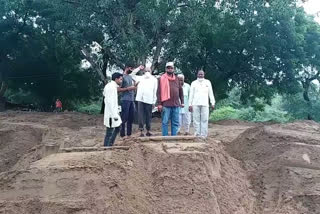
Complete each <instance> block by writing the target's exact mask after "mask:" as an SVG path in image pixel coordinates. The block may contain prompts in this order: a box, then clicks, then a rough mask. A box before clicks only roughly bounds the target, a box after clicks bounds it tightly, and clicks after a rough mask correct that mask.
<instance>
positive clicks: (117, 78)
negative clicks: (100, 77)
mask: <svg viewBox="0 0 320 214" xmlns="http://www.w3.org/2000/svg"><path fill="white" fill-rule="evenodd" d="M111 79H112V80H113V81H115V82H116V83H117V84H118V85H121V84H122V79H123V75H122V74H120V73H118V72H116V73H114V74H112V77H111Z"/></svg>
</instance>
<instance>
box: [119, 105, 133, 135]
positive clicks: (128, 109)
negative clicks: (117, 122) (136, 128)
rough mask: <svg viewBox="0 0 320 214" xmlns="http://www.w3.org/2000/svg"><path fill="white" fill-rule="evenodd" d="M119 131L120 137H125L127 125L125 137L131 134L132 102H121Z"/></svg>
mask: <svg viewBox="0 0 320 214" xmlns="http://www.w3.org/2000/svg"><path fill="white" fill-rule="evenodd" d="M121 102H122V103H121V120H122V124H121V131H120V136H121V137H124V136H125V135H126V133H125V131H126V125H127V135H128V136H130V135H131V133H132V123H133V118H134V101H127V100H122V101H121Z"/></svg>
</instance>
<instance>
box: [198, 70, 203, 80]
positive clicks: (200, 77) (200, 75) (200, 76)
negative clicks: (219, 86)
mask: <svg viewBox="0 0 320 214" xmlns="http://www.w3.org/2000/svg"><path fill="white" fill-rule="evenodd" d="M197 77H198V79H204V71H203V70H199V71H198V74H197Z"/></svg>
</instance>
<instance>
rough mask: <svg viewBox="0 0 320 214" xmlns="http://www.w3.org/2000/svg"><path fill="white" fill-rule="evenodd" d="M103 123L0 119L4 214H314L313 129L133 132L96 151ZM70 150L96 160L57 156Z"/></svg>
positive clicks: (319, 196) (233, 125)
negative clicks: (148, 137)
mask: <svg viewBox="0 0 320 214" xmlns="http://www.w3.org/2000/svg"><path fill="white" fill-rule="evenodd" d="M102 121H103V119H102V117H101V116H92V115H86V114H80V113H61V114H55V113H26V112H6V113H1V114H0V213H10V214H11V213H19V214H21V213H43V214H52V213H68V214H69V213H76V214H84V213H112V214H113V213H115V214H118V213H119V214H120V213H121V214H126V213H136V214H141V213H143V214H144V213H150V214H151V213H152V214H154V213H159V214H162V213H168V214H169V213H172V214H173V213H174V214H176V213H190V214H191V213H192V214H193V213H199V214H205V213H212V214H260V213H261V214H271V213H272V214H273V213H275V214H276V213H279V214H285V213H286V214H300V213H301V214H302V213H304V214H309V213H310V214H313V213H320V173H319V172H320V171H319V169H320V160H319V157H320V155H319V154H320V153H319V151H320V134H319V129H320V125H319V124H317V123H314V122H309V121H300V122H295V123H290V124H255V123H245V122H241V121H223V122H220V123H216V124H210V127H209V128H210V129H209V132H210V134H209V138H208V139H207V140H201V139H198V140H192V141H190V140H179V141H162V142H148V141H146V142H141V140H139V138H138V137H137V135H138V133H137V130H136V129H135V133H136V134H135V136H133V137H132V138H130V139H126V140H121V139H118V140H117V142H116V146H124V145H125V146H129V148H128V149H114V150H106V151H98V150H99V148H100V147H101V146H102V143H103V139H104V134H105V128H104V127H103V126H102ZM135 128H136V127H135ZM153 129H154V133H156V134H159V131H160V121H159V120H157V119H155V120H154V123H153ZM71 147H81V148H82V147H95V148H97V151H90V152H89V151H88V152H68V153H66V152H59V151H58V150H59V149H60V150H61V149H63V148H71Z"/></svg>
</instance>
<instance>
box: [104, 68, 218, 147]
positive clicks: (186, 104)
mask: <svg viewBox="0 0 320 214" xmlns="http://www.w3.org/2000/svg"><path fill="white" fill-rule="evenodd" d="M139 71H143V72H144V74H143V75H142V76H138V75H137V73H138V72H139ZM165 71H166V72H165V73H164V74H163V75H162V76H161V77H160V78H159V80H158V79H157V78H156V77H154V76H153V75H152V73H151V69H150V68H144V66H142V65H140V66H139V67H138V68H136V69H133V66H132V65H126V67H125V69H124V71H123V74H121V73H118V72H117V73H114V74H112V81H111V82H109V83H108V84H107V85H106V86H105V88H104V90H103V95H104V102H105V110H104V125H105V126H106V127H107V131H106V136H105V140H104V146H112V145H113V143H114V141H115V139H116V136H117V135H118V133H119V132H120V137H126V136H127V137H130V136H131V134H132V124H133V121H134V114H135V101H137V103H138V121H139V130H140V132H141V133H140V136H141V137H143V136H145V135H146V136H152V133H151V117H152V110H153V109H154V107H155V106H157V108H158V111H159V112H161V118H162V126H161V128H162V135H163V136H167V135H168V134H169V130H168V128H169V122H171V135H172V136H175V135H177V134H178V133H183V132H184V134H185V135H189V133H190V124H191V114H192V116H193V118H192V119H193V126H194V129H195V133H194V135H195V136H201V137H207V135H208V120H209V101H210V103H211V107H212V109H213V108H214V105H215V99H214V95H213V90H212V85H211V82H210V81H209V80H206V79H204V75H205V73H204V71H203V70H199V71H198V73H197V79H196V80H195V81H193V82H192V83H191V86H190V85H189V84H188V83H185V82H184V75H183V74H179V75H176V74H175V73H174V72H175V66H174V63H173V62H167V63H166V68H165ZM135 91H136V93H135ZM118 93H120V94H121V99H120V100H121V107H119V106H118ZM144 127H145V128H146V134H144Z"/></svg>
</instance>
